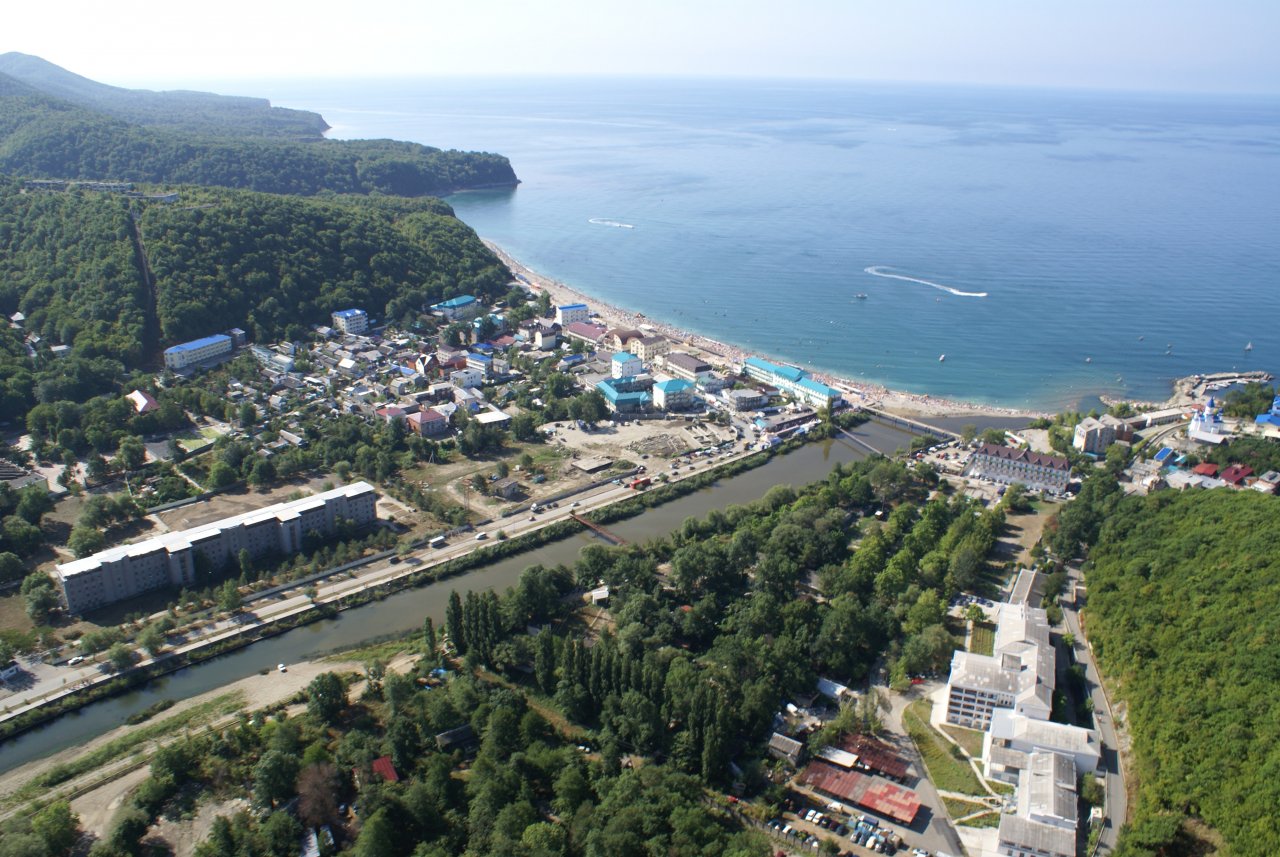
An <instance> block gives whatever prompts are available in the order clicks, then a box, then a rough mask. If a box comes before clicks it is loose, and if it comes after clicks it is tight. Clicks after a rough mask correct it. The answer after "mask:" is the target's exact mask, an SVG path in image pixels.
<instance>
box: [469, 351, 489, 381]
mask: <svg viewBox="0 0 1280 857" xmlns="http://www.w3.org/2000/svg"><path fill="white" fill-rule="evenodd" d="M467 368H468V369H474V370H476V371H477V372H479V373H480V375H481V377H484V378H489V377H491V376H492V375H493V358H492V357H490V356H489V355H487V354H475V353H471V354H468V355H467Z"/></svg>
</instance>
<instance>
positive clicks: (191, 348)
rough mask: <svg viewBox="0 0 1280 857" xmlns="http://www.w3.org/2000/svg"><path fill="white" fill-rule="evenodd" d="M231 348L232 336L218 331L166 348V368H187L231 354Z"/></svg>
mask: <svg viewBox="0 0 1280 857" xmlns="http://www.w3.org/2000/svg"><path fill="white" fill-rule="evenodd" d="M231 349H232V344H231V337H230V336H227V335H225V334H222V333H218V334H215V335H213V336H206V337H204V338H202V339H193V340H191V341H190V342H183V343H181V344H180V345H172V346H170V347H168V348H166V349H165V350H164V365H165V368H166V369H186V368H187V367H188V366H196V365H198V364H200V363H204V362H205V361H207V360H214V359H216V358H219V357H222V356H224V355H227V354H230V353H231Z"/></svg>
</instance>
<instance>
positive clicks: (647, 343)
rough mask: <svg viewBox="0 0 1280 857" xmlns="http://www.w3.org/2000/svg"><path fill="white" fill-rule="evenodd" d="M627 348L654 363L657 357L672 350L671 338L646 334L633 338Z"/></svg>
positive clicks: (642, 358)
mask: <svg viewBox="0 0 1280 857" xmlns="http://www.w3.org/2000/svg"><path fill="white" fill-rule="evenodd" d="M627 348H628V349H630V351H631V353H632V354H634V355H635V356H637V357H639V358H640V359H641V360H644V361H645V362H646V363H652V362H653V360H654V359H655V358H656V357H658V356H659V355H662V354H666V353H667V352H669V351H670V350H671V340H669V339H667V338H666V337H665V336H645V337H642V338H640V339H633V340H631V341H630V342H629V343H627Z"/></svg>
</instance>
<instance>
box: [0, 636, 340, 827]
mask: <svg viewBox="0 0 1280 857" xmlns="http://www.w3.org/2000/svg"><path fill="white" fill-rule="evenodd" d="M363 668H364V667H363V664H360V663H358V662H355V661H317V662H311V661H304V662H301V663H298V664H292V665H290V666H289V670H288V672H285V673H279V672H275V671H272V672H271V673H269V674H267V675H254V676H249V677H248V678H244V679H241V680H240V681H237V682H233V683H231V684H228V685H224V686H223V687H220V688H217V689H215V690H211V691H209V692H208V693H204V694H201V695H199V696H195V697H191V698H190V699H185V700H182V701H181V702H179V703H177V704H176V705H174V706H173V708H170V709H169V710H168V711H166V712H165V713H164V714H163V715H161V716H159V717H158V718H156V720H152V721H148V725H149V724H152V723H156V722H160V723H163V722H164V721H165V720H166V719H170V718H172V717H173V716H174V715H177V714H181V713H182V712H184V711H186V710H187V709H189V708H192V707H194V706H196V705H199V704H200V703H203V702H207V701H209V700H212V699H214V698H216V697H219V696H222V695H224V694H227V693H237V692H238V693H240V694H241V695H242V698H243V700H244V705H243V709H244V710H250V711H251V710H254V709H258V708H263V707H266V706H269V705H274V704H276V703H278V702H281V701H282V700H285V699H288V698H289V697H291V696H293V695H294V694H296V693H298V692H299V691H301V690H303V689H304V688H305V687H306V686H307V685H308V684H309V683H310V682H311V680H312V679H313V678H315V677H316V676H318V675H320V674H321V673H324V672H342V671H346V670H362V669H363ZM234 717H235V715H230V716H226V717H223V718H220V719H219V721H217V723H218V724H220V723H228V722H231V721H232V720H233V719H234ZM215 725H216V724H215ZM135 728H137V727H132V726H121V727H119V728H116V729H113V730H111V731H110V732H108V733H106V734H104V735H101V736H99V737H98V738H95V739H94V740H92V741H90V742H89V743H87V744H81V745H77V746H75V747H71V748H68V749H66V750H63V751H62V752H60V753H55V754H54V755H52V756H47V757H45V758H43V759H40V760H38V761H35V762H31V763H29V764H26V765H23V766H22V767H19V768H15V769H13V770H12V771H8V772H6V773H5V774H3V775H0V800H3V799H4V798H5V797H7V796H8V795H11V794H12V793H13V792H15V791H17V790H18V789H19V788H21V787H22V786H23V785H24V784H26V783H27V782H29V781H30V780H31V779H33V778H34V777H36V776H37V775H39V774H41V773H43V772H44V771H47V770H48V769H49V768H51V767H52V766H54V765H58V764H65V763H69V762H71V761H74V760H75V759H77V758H80V757H81V756H83V755H84V754H86V753H88V752H91V751H93V750H95V749H97V748H99V747H101V746H103V745H104V744H106V743H108V742H110V741H112V740H114V739H116V738H119V737H121V736H123V735H126V734H128V733H129V731H130V730H131V729H135ZM182 734H184V733H183V732H177V733H176V734H175V735H174V736H173V737H180V736H181V735H182ZM155 746H156V744H155V742H148V743H146V744H143V745H141V746H139V747H137V748H135V749H134V751H133V752H131V753H129V754H128V755H127V756H126V757H124V758H122V759H120V760H118V761H116V762H112V763H108V764H107V765H104V766H102V767H100V768H97V769H94V770H92V771H89V772H87V773H85V774H83V775H81V776H79V777H74V778H72V779H71V780H68V781H67V782H65V783H62V784H60V785H59V786H56V787H55V788H54V789H53V790H52V791H51V792H50V793H46V794H47V795H48V794H58V795H67V794H74V793H77V792H79V791H81V790H83V789H86V788H90V787H92V785H93V784H94V783H95V782H97V781H100V780H101V779H102V778H103V777H104V776H107V775H109V774H110V772H111V771H113V770H125V769H128V768H129V767H131V766H132V765H133V764H134V761H133V759H134V756H135V755H136V754H138V753H147V752H149V751H153V750H154V749H155ZM140 771H141V776H142V777H143V778H145V776H146V771H147V769H146V767H145V766H143V767H142V768H141V769H140ZM136 773H137V772H136V771H131V772H129V773H127V774H125V775H124V776H122V777H119V778H116V779H112V780H110V781H109V782H107V783H104V784H103V785H102V786H100V787H98V788H96V789H93V790H92V791H89V792H86V793H85V794H84V795H83V797H77V798H76V800H87V801H89V805H97V804H103V805H114V802H118V799H119V798H120V797H121V796H123V795H124V794H127V793H128V791H129V789H131V788H133V787H134V786H136V785H137V782H141V779H139V780H138V781H137V782H134V776H135V774H136ZM99 793H101V794H99ZM95 802H96V803H95Z"/></svg>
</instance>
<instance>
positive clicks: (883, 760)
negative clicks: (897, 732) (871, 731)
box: [840, 735, 907, 780]
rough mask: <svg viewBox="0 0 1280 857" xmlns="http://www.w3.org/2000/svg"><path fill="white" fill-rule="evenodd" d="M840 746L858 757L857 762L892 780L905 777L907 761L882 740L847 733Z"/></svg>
mask: <svg viewBox="0 0 1280 857" xmlns="http://www.w3.org/2000/svg"><path fill="white" fill-rule="evenodd" d="M840 748H841V749H843V750H844V751H845V752H848V753H852V754H854V755H855V756H857V757H858V764H859V765H862V766H863V767H866V768H869V769H871V770H872V771H875V772H876V773H878V774H883V775H884V776H886V777H889V778H890V779H894V780H905V779H906V778H907V763H906V761H905V760H903V758H902V757H901V756H899V755H898V754H897V753H895V752H893V750H892V749H890V747H889V746H888V745H887V744H885V743H884V742H882V741H877V740H876V739H875V738H872V737H870V736H868V735H849V736H846V737H845V738H844V740H843V741H841V742H840Z"/></svg>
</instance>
